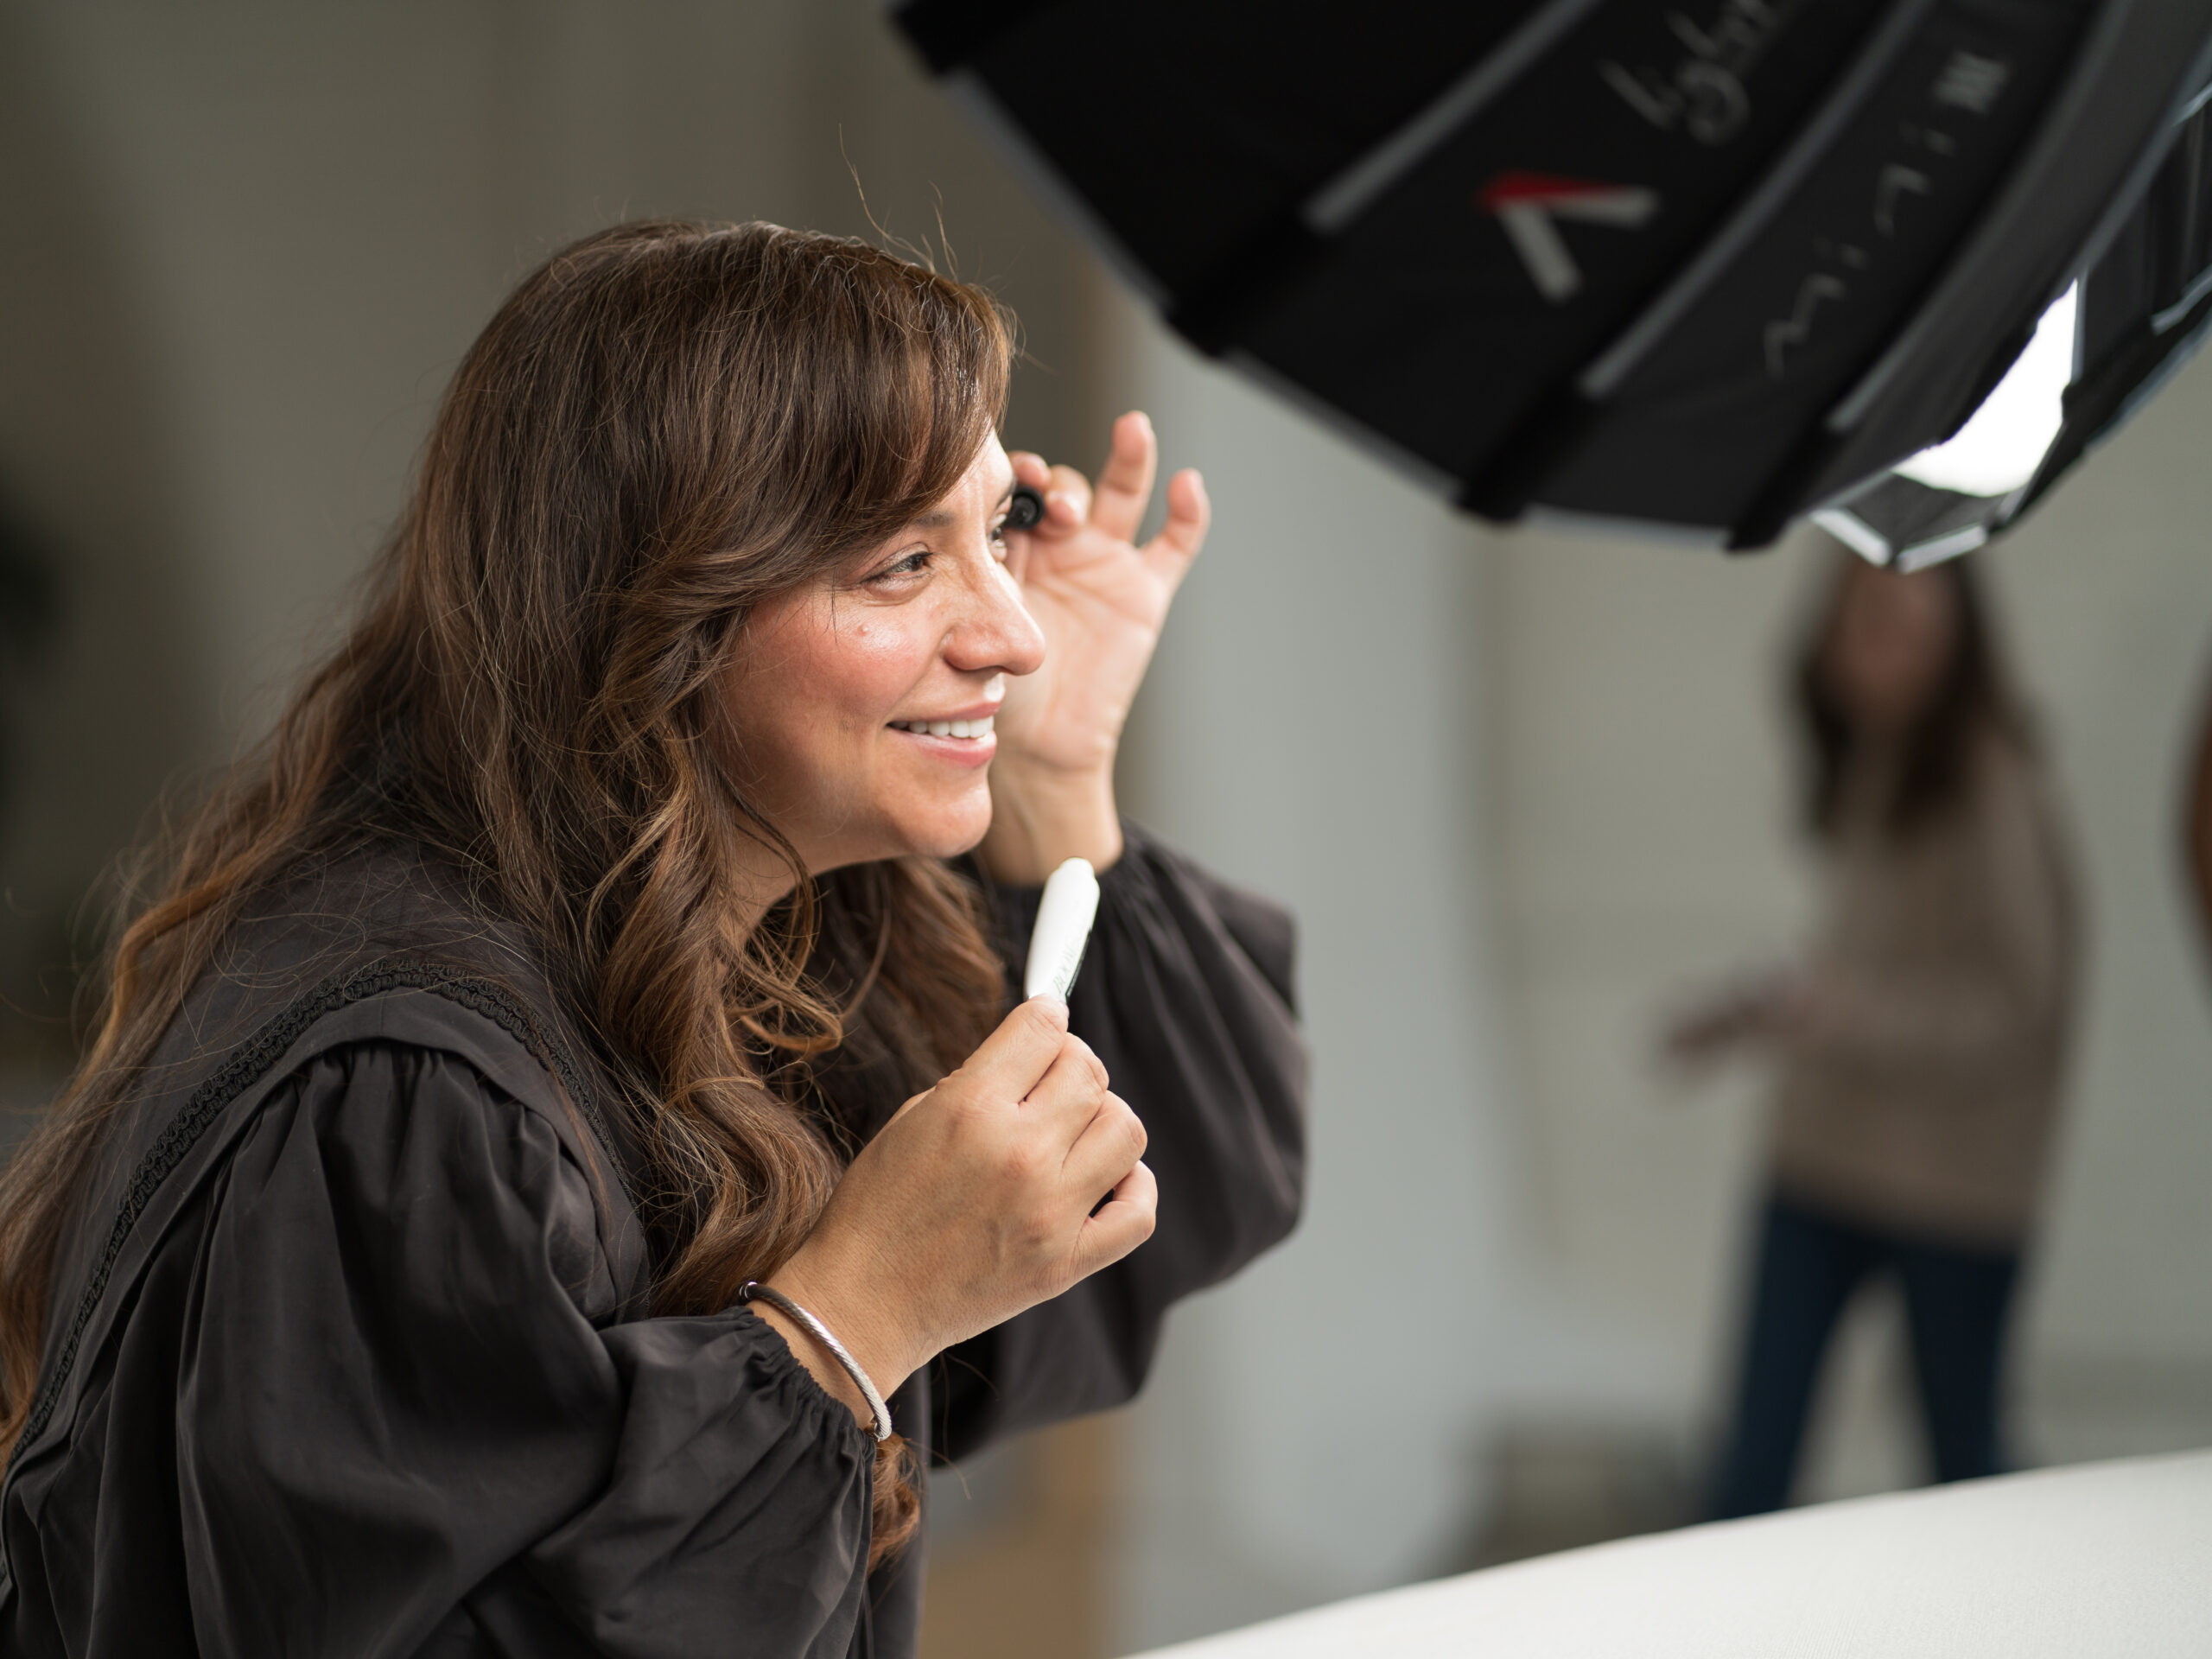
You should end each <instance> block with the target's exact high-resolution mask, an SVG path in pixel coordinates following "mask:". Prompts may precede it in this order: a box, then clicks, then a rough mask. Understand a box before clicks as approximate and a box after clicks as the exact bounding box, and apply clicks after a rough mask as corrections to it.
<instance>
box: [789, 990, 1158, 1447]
mask: <svg viewBox="0 0 2212 1659" xmlns="http://www.w3.org/2000/svg"><path fill="white" fill-rule="evenodd" d="M1106 1084H1107V1078H1106V1068H1105V1067H1104V1066H1103V1065H1100V1064H1099V1061H1098V1057H1097V1056H1096V1055H1095V1054H1093V1053H1092V1052H1090V1048H1089V1047H1088V1046H1086V1045H1085V1044H1084V1041H1083V1040H1082V1039H1080V1038H1078V1037H1075V1036H1072V1035H1071V1034H1070V1033H1069V1031H1068V1028H1067V1010H1066V1009H1065V1007H1062V1006H1061V1005H1060V1004H1059V1003H1058V1002H1056V1001H1052V1000H1051V999H1049V998H1044V997H1038V998H1033V999H1032V1000H1031V1001H1027V1002H1024V1003H1022V1004H1021V1005H1020V1007H1017V1008H1015V1009H1014V1012H1013V1013H1012V1014H1008V1015H1007V1017H1006V1020H1004V1022H1003V1023H1002V1024H1001V1025H1000V1027H999V1028H998V1029H997V1030H996V1031H995V1032H994V1033H992V1034H991V1035H990V1036H989V1037H988V1038H987V1039H985V1040H984V1042H983V1045H982V1047H980V1048H978V1049H977V1050H976V1052H975V1053H974V1054H972V1055H970V1056H969V1059H968V1063H967V1064H966V1065H963V1066H962V1067H961V1068H960V1069H959V1070H958V1071H956V1072H954V1073H953V1074H952V1075H951V1076H950V1077H947V1078H946V1079H945V1080H944V1082H942V1083H940V1084H938V1086H937V1087H936V1088H934V1089H932V1090H930V1091H929V1092H928V1093H926V1094H923V1095H917V1096H915V1097H914V1098H913V1099H912V1100H910V1101H908V1102H907V1103H906V1105H905V1106H903V1107H902V1108H900V1109H899V1115H898V1116H896V1117H894V1118H893V1119H892V1120H891V1122H889V1123H888V1124H887V1125H886V1126H885V1127H884V1128H883V1130H882V1131H881V1132H880V1134H878V1135H876V1137H875V1138H874V1140H873V1141H869V1142H868V1145H867V1146H866V1147H862V1148H861V1153H860V1155H859V1156H858V1157H856V1158H855V1159H854V1160H853V1163H852V1166H851V1167H850V1168H849V1170H847V1171H846V1173H845V1176H844V1179H842V1181H840V1182H839V1183H838V1185H837V1190H836V1192H835V1193H834V1194H833V1195H832V1196H831V1198H830V1200H829V1206H828V1208H826V1209H825V1210H824V1211H823V1214H822V1218H821V1220H820V1221H819V1222H818V1223H817V1224H816V1226H815V1229H814V1231H813V1232H812V1233H811V1234H810V1235H809V1236H808V1238H807V1240H806V1243H804V1244H803V1245H802V1246H801V1247H800V1248H799V1249H798V1253H797V1254H796V1255H793V1256H792V1257H791V1260H790V1261H789V1262H786V1263H785V1265H784V1266H783V1267H782V1268H779V1270H778V1271H777V1272H776V1274H774V1275H773V1276H772V1278H771V1279H770V1280H769V1281H768V1282H769V1283H770V1284H771V1285H772V1287H774V1288H776V1289H778V1290H780V1291H782V1292H783V1293H784V1294H785V1295H786V1296H789V1297H790V1298H791V1300H793V1301H795V1302H797V1303H798V1304H799V1306H802V1307H804V1308H806V1309H808V1310H809V1311H810V1312H811V1313H814V1314H815V1315H816V1316H817V1318H819V1319H822V1320H823V1323H825V1324H826V1325H829V1328H830V1329H831V1330H832V1331H834V1332H836V1334H837V1336H838V1338H839V1339H840V1340H841V1341H842V1342H843V1343H844V1344H845V1345H846V1346H847V1347H848V1348H849V1349H850V1350H851V1351H852V1352H853V1356H854V1357H855V1359H857V1360H859V1362H860V1363H861V1368H862V1369H863V1370H866V1371H867V1372H868V1376H869V1377H870V1378H871V1380H873V1381H874V1383H875V1385H876V1387H877V1388H878V1389H880V1390H881V1391H882V1392H884V1393H885V1394H888V1393H890V1391H891V1390H892V1389H894V1388H896V1387H897V1386H898V1385H899V1383H900V1382H902V1381H903V1380H904V1379H905V1378H906V1376H909V1375H911V1374H912V1372H913V1371H915V1370H918V1369H919V1368H920V1367H921V1366H922V1365H923V1364H924V1363H926V1362H927V1361H928V1360H929V1359H930V1358H931V1357H933V1356H934V1355H936V1354H937V1353H938V1352H940V1351H942V1350H944V1349H945V1348H948V1347H950V1346H951V1345H952V1344H954V1343H956V1342H961V1341H963V1340H965V1339H966V1338H969V1337H972V1336H975V1335H976V1334H977V1333H978V1332H983V1331H987V1330H988V1329H989V1328H990V1327H991V1326H993V1325H997V1324H999V1323H1000V1322H1001V1321H1002V1320H1005V1319H1011V1318H1012V1317H1013V1316H1014V1315H1015V1314H1016V1313H1020V1312H1021V1311H1022V1310H1023V1309H1025V1308H1028V1307H1033V1306H1036V1305H1037V1304H1038V1303H1039V1302H1041V1301H1045V1300H1048V1299H1050V1298H1052V1297H1054V1296H1057V1295H1058V1294H1060V1293H1061V1292H1062V1291H1064V1290H1065V1289H1066V1288H1067V1287H1069V1286H1071V1285H1072V1284H1075V1283H1076V1282H1077V1281H1079V1280H1082V1279H1084V1278H1087V1277H1088V1276H1089V1275H1090V1274H1093V1273H1096V1271H1097V1270H1098V1269H1099V1268H1103V1267H1106V1266H1108V1265H1109V1264H1110V1263H1112V1262H1118V1261H1120V1260H1121V1259H1122V1257H1123V1256H1125V1255H1128V1253H1129V1252H1130V1251H1131V1250H1133V1249H1136V1247H1137V1246H1138V1245H1140V1244H1141V1243H1144V1241H1145V1240H1146V1239H1147V1238H1148V1237H1150V1236H1151V1235H1152V1225H1153V1211H1154V1202H1155V1200H1156V1198H1157V1192H1156V1190H1155V1188H1154V1185H1153V1179H1152V1172H1151V1171H1150V1170H1149V1169H1147V1168H1146V1167H1145V1166H1144V1164H1143V1162H1142V1158H1143V1154H1144V1147H1145V1133H1144V1126H1143V1125H1142V1124H1141V1123H1140V1122H1138V1121H1137V1117H1136V1114H1135V1113H1134V1112H1132V1111H1131V1110H1130V1109H1128V1106H1127V1105H1126V1104H1124V1103H1122V1101H1121V1100H1120V1099H1119V1098H1118V1097H1117V1096H1115V1095H1113V1094H1112V1093H1110V1092H1109V1090H1108V1089H1107V1086H1106ZM1102 1199H1103V1200H1104V1202H1103V1204H1102V1203H1101V1202H1100V1201H1101V1200H1102ZM1094 1211H1096V1213H1093V1212H1094ZM755 1308H756V1310H757V1311H759V1312H760V1313H762V1315H763V1317H764V1318H767V1319H770V1321H771V1322H772V1323H774V1324H776V1325H777V1326H778V1328H779V1330H781V1331H782V1332H783V1333H784V1337H785V1340H786V1341H787V1342H789V1343H790V1344H791V1350H792V1351H793V1352H794V1353H795V1354H797V1355H798V1357H799V1359H800V1360H801V1361H802V1362H803V1363H805V1364H806V1365H807V1367H808V1369H809V1370H812V1371H813V1372H814V1374H815V1376H817V1377H818V1378H820V1379H821V1380H822V1382H823V1384H824V1386H825V1387H828V1388H829V1389H830V1390H831V1391H832V1392H833V1393H835V1394H837V1395H839V1396H840V1397H841V1398H843V1399H844V1400H845V1401H846V1402H847V1403H848V1404H849V1405H852V1406H853V1407H854V1408H855V1411H856V1412H858V1413H860V1414H861V1415H862V1416H863V1417H865V1415H866V1412H865V1409H864V1408H863V1407H862V1405H861V1400H860V1395H859V1392H858V1390H857V1389H852V1388H851V1387H850V1384H849V1382H848V1381H847V1379H846V1378H845V1377H844V1375H843V1373H842V1371H839V1370H837V1368H836V1365H835V1363H832V1362H830V1361H829V1359H828V1357H827V1356H825V1355H823V1354H820V1353H818V1352H817V1351H816V1350H815V1349H814V1347H813V1345H812V1344H811V1343H810V1341H809V1339H808V1338H806V1337H805V1336H804V1334H803V1333H801V1332H799V1331H798V1328H797V1326H795V1325H792V1324H791V1323H790V1322H789V1321H787V1320H785V1319H783V1317H782V1316H781V1315H780V1314H779V1313H775V1311H774V1310H772V1309H771V1308H768V1307H766V1306H765V1305H764V1304H755Z"/></svg>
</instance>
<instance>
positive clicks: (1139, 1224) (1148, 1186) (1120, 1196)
mask: <svg viewBox="0 0 2212 1659" xmlns="http://www.w3.org/2000/svg"><path fill="white" fill-rule="evenodd" d="M1159 1210H1160V1184H1159V1182H1157V1181H1155V1180H1154V1179H1153V1176H1152V1166H1150V1165H1149V1164H1147V1163H1145V1162H1143V1161H1142V1160H1139V1161H1138V1163H1137V1164H1136V1166H1135V1167H1134V1168H1132V1169H1131V1170H1130V1171H1129V1173H1128V1174H1126V1175H1124V1176H1122V1179H1120V1180H1119V1181H1117V1182H1116V1184H1115V1186H1114V1190H1113V1191H1112V1192H1109V1193H1108V1194H1107V1195H1106V1202H1105V1203H1103V1204H1102V1205H1099V1206H1098V1208H1097V1209H1096V1211H1093V1212H1092V1213H1091V1217H1090V1219H1089V1220H1088V1221H1086V1222H1084V1224H1083V1234H1082V1236H1081V1237H1080V1238H1079V1239H1078V1240H1077V1251H1076V1258H1077V1266H1078V1271H1079V1274H1082V1275H1084V1276H1087V1275H1089V1274H1093V1273H1096V1271H1097V1270H1098V1269H1099V1268H1103V1267H1106V1266H1108V1265H1109V1264H1110V1263H1112V1262H1118V1261H1120V1260H1121V1259H1122V1257H1123V1256H1125V1255H1128V1253H1129V1252H1130V1251H1131V1250H1134V1249H1136V1247H1137V1246H1138V1245H1140V1244H1141V1243H1144V1242H1145V1240H1147V1238H1150V1237H1151V1236H1152V1228H1153V1223H1154V1219H1155V1218H1156V1217H1157V1216H1158V1213H1159Z"/></svg>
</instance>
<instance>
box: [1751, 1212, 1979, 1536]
mask: <svg viewBox="0 0 2212 1659" xmlns="http://www.w3.org/2000/svg"><path fill="white" fill-rule="evenodd" d="M1884 1271H1887V1272H1891V1273H1894V1274H1896V1275H1897V1280H1898V1282H1899V1287H1900V1288H1901V1289H1902V1290H1903V1291H1904V1306H1905V1317H1906V1322H1907V1324H1908V1326H1909V1327H1910V1332H1911V1335H1912V1360H1913V1373H1914V1376H1915V1377H1916V1380H1917V1382H1918V1383H1919V1386H1920V1405H1921V1412H1922V1415H1923V1420H1924V1421H1925V1423H1926V1426H1927V1430H1928V1443H1929V1453H1930V1459H1931V1461H1932V1462H1933V1464H1934V1465H1935V1472H1936V1479H1938V1480H1963V1479H1967V1478H1970V1477H1973V1476H1976V1475H1993V1474H1996V1473H1997V1472H1999V1470H2000V1469H2001V1468H2002V1467H2003V1457H2002V1453H2001V1451H2000V1446H1999V1434H1998V1406H1999V1371H2000V1369H2001V1367H2002V1363H2003V1358H2004V1349H2005V1321H2006V1316H2007V1314H2008V1313H2010V1311H2011V1308H2012V1290H2013V1287H2014V1285H2015V1284H2016V1283H2017V1282H2018V1279H2019V1273H2020V1256H2019V1252H2018V1251H2017V1250H1990V1249H1967V1248H1961V1247H1960V1246H1958V1245H1955V1244H1938V1243H1929V1242H1928V1241H1926V1240H1923V1239H1912V1238H1906V1237H1903V1236H1899V1235H1897V1234H1894V1233H1890V1232H1886V1231H1883V1230H1878V1229H1876V1228H1873V1227H1869V1226H1866V1225H1862V1224H1858V1223H1855V1222H1848V1221H1844V1220H1841V1219H1839V1218H1838V1217H1833V1216H1828V1215H1823V1214H1821V1213H1820V1212H1819V1211H1815V1210H1811V1209H1808V1208H1807V1207H1805V1206H1804V1205H1800V1204H1796V1203H1794V1202H1792V1201H1791V1200H1790V1199H1789V1198H1783V1197H1782V1196H1781V1195H1779V1194H1774V1195H1771V1196H1770V1197H1769V1198H1768V1199H1767V1204H1766V1213H1765V1217H1764V1223H1763V1224H1762V1226H1761V1228H1760V1232H1759V1243H1758V1261H1757V1264H1756V1267H1755V1269H1754V1272H1753V1278H1752V1291H1751V1326H1750V1329H1749V1331H1748V1332H1746V1333H1745V1342H1744V1353H1743V1362H1742V1370H1741V1371H1740V1373H1739V1376H1738V1383H1737V1390H1736V1402H1735V1411H1734V1414H1733V1416H1732V1420H1731V1422H1730V1426H1729V1430H1728V1439H1727V1441H1726V1446H1724V1447H1723V1449H1722V1452H1721V1457H1720V1461H1719V1466H1718V1467H1717V1469H1716V1470H1715V1471H1714V1477H1713V1486H1712V1490H1711V1491H1710V1493H1709V1494H1708V1497H1707V1514H1708V1515H1709V1516H1711V1517H1712V1518H1713V1519H1715V1520H1722V1519H1726V1517H1728V1516H1738V1515H1758V1514H1762V1513H1764V1511H1766V1510H1778V1509H1780V1508H1781V1507H1782V1506H1783V1504H1784V1503H1787V1502H1788V1501H1789V1488H1790V1483H1791V1481H1792V1480H1793V1479H1794V1478H1795V1477H1796V1470H1797V1454H1798V1451H1799V1448H1800V1446H1802V1443H1803V1440H1804V1435H1805V1417H1806V1414H1807V1411H1808V1408H1809V1407H1810V1405H1811V1403H1812V1397H1813V1390H1814V1387H1815V1384H1816V1383H1818V1382H1819V1380H1820V1373H1821V1360H1822V1358H1823V1357H1825V1355H1826V1353H1827V1346H1828V1340H1829V1338H1830V1337H1831V1336H1833V1335H1834V1331H1835V1327H1836V1323H1837V1321H1838V1319H1840V1317H1841V1316H1842V1313H1843V1310H1844V1307H1845V1306H1846V1305H1847V1304H1848V1303H1849V1301H1850V1300H1851V1297H1852V1294H1853V1292H1854V1291H1856V1290H1857V1289H1858V1288H1859V1286H1860V1285H1861V1284H1863V1283H1864V1282H1865V1281H1866V1280H1867V1279H1869V1278H1870V1277H1872V1275H1873V1274H1877V1273H1879V1272H1884Z"/></svg>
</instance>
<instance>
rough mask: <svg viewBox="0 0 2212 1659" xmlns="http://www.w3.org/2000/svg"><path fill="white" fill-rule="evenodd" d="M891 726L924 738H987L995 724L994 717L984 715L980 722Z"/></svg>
mask: <svg viewBox="0 0 2212 1659" xmlns="http://www.w3.org/2000/svg"><path fill="white" fill-rule="evenodd" d="M891 724H892V726H893V728H895V729H897V730H899V731H902V732H912V733H914V734H917V735H918V736H925V737H970V738H973V737H988V736H989V735H990V734H991V728H993V726H994V725H995V724H996V717H995V716H994V715H984V716H983V718H982V719H981V720H894V721H892V722H891Z"/></svg>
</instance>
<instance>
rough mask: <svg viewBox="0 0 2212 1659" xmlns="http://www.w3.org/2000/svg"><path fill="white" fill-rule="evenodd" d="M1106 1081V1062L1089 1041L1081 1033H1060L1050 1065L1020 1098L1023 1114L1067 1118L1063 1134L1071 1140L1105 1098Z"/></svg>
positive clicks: (1031, 1116) (1032, 1116)
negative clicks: (1099, 1056)
mask: <svg viewBox="0 0 2212 1659" xmlns="http://www.w3.org/2000/svg"><path fill="white" fill-rule="evenodd" d="M1106 1081H1107V1079H1106V1066H1105V1063H1104V1062H1103V1061H1102V1060H1100V1059H1099V1058H1098V1057H1097V1056H1096V1054H1094V1053H1092V1052H1090V1044H1088V1043H1086V1042H1084V1040H1083V1039H1082V1038H1080V1037H1075V1036H1068V1037H1063V1038H1062V1039H1060V1052H1058V1054H1056V1055H1054V1056H1053V1058H1052V1065H1051V1066H1050V1068H1048V1069H1047V1070H1046V1072H1045V1074H1044V1076H1043V1077H1039V1079H1038V1080H1037V1082H1036V1084H1034V1085H1033V1086H1032V1087H1031V1089H1030V1090H1029V1092H1028V1094H1027V1096H1025V1097H1024V1098H1023V1100H1022V1103H1021V1108H1022V1113H1023V1116H1026V1117H1028V1118H1030V1119H1032V1120H1035V1119H1039V1118H1045V1117H1051V1118H1065V1119H1066V1120H1068V1121H1067V1122H1066V1124H1065V1135H1066V1139H1067V1141H1073V1140H1074V1139H1075V1137H1076V1136H1077V1135H1080V1134H1081V1133H1082V1132H1083V1125H1084V1123H1086V1122H1089V1121H1090V1115H1091V1114H1092V1113H1093V1112H1096V1110H1097V1109H1098V1103H1099V1102H1101V1101H1102V1100H1103V1099H1105V1098H1106Z"/></svg>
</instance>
